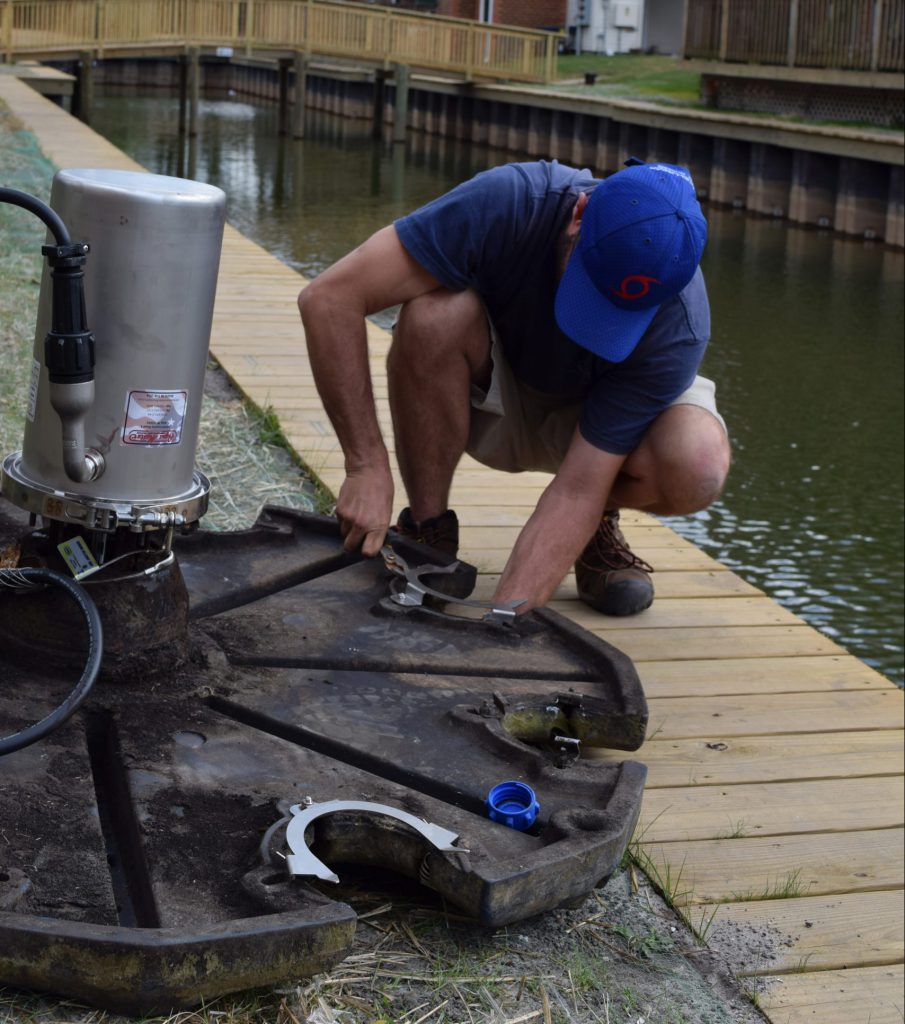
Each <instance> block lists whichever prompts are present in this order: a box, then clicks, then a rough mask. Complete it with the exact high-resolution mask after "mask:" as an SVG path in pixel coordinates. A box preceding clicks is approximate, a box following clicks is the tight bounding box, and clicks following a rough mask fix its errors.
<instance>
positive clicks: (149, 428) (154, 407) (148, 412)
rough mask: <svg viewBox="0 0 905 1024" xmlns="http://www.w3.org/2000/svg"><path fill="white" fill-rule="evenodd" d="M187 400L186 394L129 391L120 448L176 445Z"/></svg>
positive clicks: (179, 439) (184, 392) (185, 392)
mask: <svg viewBox="0 0 905 1024" xmlns="http://www.w3.org/2000/svg"><path fill="white" fill-rule="evenodd" d="M187 398H188V392H187V391H130V392H129V396H128V398H127V399H126V422H125V424H124V425H123V444H141V445H147V446H157V445H163V444H179V442H180V441H181V440H182V424H183V423H184V422H185V406H186V399H187Z"/></svg>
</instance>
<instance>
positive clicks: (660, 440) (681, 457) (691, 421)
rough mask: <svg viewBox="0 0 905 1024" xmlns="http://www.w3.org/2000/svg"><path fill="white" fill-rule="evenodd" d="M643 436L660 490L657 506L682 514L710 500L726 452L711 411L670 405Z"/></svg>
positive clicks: (721, 480) (723, 472) (721, 477)
mask: <svg viewBox="0 0 905 1024" xmlns="http://www.w3.org/2000/svg"><path fill="white" fill-rule="evenodd" d="M647 440H648V441H649V442H650V445H651V455H652V463H653V467H652V468H653V473H654V476H655V479H656V481H657V487H658V490H659V491H660V499H659V502H658V505H659V506H660V507H659V509H658V511H660V512H661V513H662V514H664V515H687V514H688V513H691V512H698V511H700V510H701V509H704V508H707V507H708V506H709V505H711V504H713V502H714V501H716V499H717V498H718V497H719V495H720V494H721V492H722V490H723V487H724V486H725V483H726V477H727V476H728V474H729V465H730V462H731V458H732V456H731V449H730V445H729V439H728V437H727V436H726V431H725V430H724V428H723V426H722V424H721V423H720V422H719V420H717V419H716V417H715V416H713V415H712V414H711V413H710V412H708V411H707V410H706V409H702V408H700V407H698V406H690V405H682V406H673V407H671V408H670V409H667V410H666V412H665V413H663V414H662V415H661V416H660V418H659V419H658V421H657V423H656V424H655V425H654V427H653V428H652V429H651V434H650V436H649V438H648V439H647Z"/></svg>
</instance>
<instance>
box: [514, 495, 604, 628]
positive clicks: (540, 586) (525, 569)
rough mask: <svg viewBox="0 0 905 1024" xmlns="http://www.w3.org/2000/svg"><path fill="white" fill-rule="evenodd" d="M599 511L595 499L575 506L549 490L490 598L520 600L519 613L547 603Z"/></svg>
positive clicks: (596, 523)
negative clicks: (521, 601)
mask: <svg viewBox="0 0 905 1024" xmlns="http://www.w3.org/2000/svg"><path fill="white" fill-rule="evenodd" d="M602 510H603V506H602V505H600V506H599V507H598V506H597V504H596V502H594V503H590V502H583V503H578V504H576V503H575V502H574V501H573V500H571V499H570V498H569V497H568V496H567V495H565V494H562V493H559V492H556V491H555V490H554V491H552V492H551V489H550V488H548V489H547V490H546V491H545V492H544V494H543V495H542V496H541V499H540V501H539V502H538V505H537V508H536V509H535V511H534V513H533V515H532V516H531V518H530V519H529V520H528V522H527V523H526V524H525V526H524V529H523V530H522V532H521V533H520V534H519V537H518V540H517V541H516V543H515V547H514V548H513V549H512V553H511V554H510V556H509V560H508V561H507V563H506V568H505V569H504V570H503V575H502V576H501V577H500V581H499V583H498V584H497V588H496V592H495V593H494V601H497V602H500V603H502V602H504V601H514V600H524V601H525V602H526V603H525V605H522V606H520V607H519V609H518V610H519V611H520V612H523V611H528V610H530V609H531V608H538V607H540V606H542V605H544V604H546V603H547V601H549V600H550V598H551V597H552V596H553V594H554V592H555V591H556V588H557V587H558V586H559V584H560V583H561V582H562V581H563V579H564V577H565V576H566V574H567V573H568V572H569V570H570V569H571V568H572V565H573V563H574V562H575V559H576V558H578V556H579V555H580V554H581V552H582V550H583V549H584V546H585V544H587V542H588V540H589V539H590V538H591V536H592V535H593V533H594V530H595V529H596V528H597V525H598V523H599V522H600V515H601V512H602Z"/></svg>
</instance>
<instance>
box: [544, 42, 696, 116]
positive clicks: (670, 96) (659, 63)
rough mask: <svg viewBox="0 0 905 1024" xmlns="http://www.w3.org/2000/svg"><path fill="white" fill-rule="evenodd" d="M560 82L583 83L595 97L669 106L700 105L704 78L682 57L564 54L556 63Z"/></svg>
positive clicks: (585, 88) (634, 54)
mask: <svg viewBox="0 0 905 1024" xmlns="http://www.w3.org/2000/svg"><path fill="white" fill-rule="evenodd" d="M586 74H594V75H596V76H597V80H596V82H595V83H594V85H593V86H584V85H583V82H584V76H585V75H586ZM556 76H557V81H558V82H560V83H563V84H567V83H573V84H574V83H575V81H576V79H578V80H580V82H581V83H582V88H583V89H584V90H586V91H588V92H590V93H592V94H594V95H597V94H602V95H608V96H625V97H633V98H635V99H658V100H662V101H666V102H670V103H681V104H694V105H701V104H700V99H699V96H700V81H701V76H700V74H698V73H697V72H695V71H690V70H688V68H687V67H686V66H685V65H684V63H683V61H682V60H681V59H680V58H679V57H667V56H662V55H659V54H655V55H647V54H637V53H619V54H616V55H615V56H613V57H606V56H603V55H602V54H598V53H583V54H581V55H580V56H576V55H575V54H562V55H561V56H560V57H559V58H558V60H557V62H556Z"/></svg>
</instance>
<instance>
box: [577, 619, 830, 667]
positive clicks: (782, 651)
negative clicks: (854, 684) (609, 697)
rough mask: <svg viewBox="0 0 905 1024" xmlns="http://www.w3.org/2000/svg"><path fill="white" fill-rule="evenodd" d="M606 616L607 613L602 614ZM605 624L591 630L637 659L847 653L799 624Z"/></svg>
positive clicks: (814, 631)
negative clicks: (636, 626)
mask: <svg viewBox="0 0 905 1024" xmlns="http://www.w3.org/2000/svg"><path fill="white" fill-rule="evenodd" d="M601 618H602V616H601ZM621 621H622V620H621V619H619V620H616V622H614V624H612V625H609V624H606V625H601V626H599V627H597V628H595V629H592V630H591V632H592V633H594V635H595V636H599V637H601V638H602V639H603V640H606V641H607V642H609V643H611V644H613V646H615V647H618V648H619V650H621V651H624V652H625V653H626V654H627V655H628V656H629V657H630V658H632V659H633V660H634V661H635V662H637V663H641V662H645V661H663V660H664V659H666V658H673V659H675V660H677V661H682V660H688V661H699V660H702V659H726V658H756V657H764V658H787V657H792V658H794V657H798V656H814V655H820V654H835V655H844V654H845V653H846V652H845V651H843V650H842V648H841V647H839V645H838V644H836V643H834V642H833V641H832V640H830V639H829V637H825V636H823V634H822V633H818V632H817V630H816V629H812V628H811V627H810V626H806V625H804V624H803V623H800V622H799V623H798V624H796V625H794V626H725V627H723V628H722V629H719V630H714V629H701V628H698V627H695V626H686V627H684V628H672V629H622V628H621V626H619V625H618V624H616V623H621Z"/></svg>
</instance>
